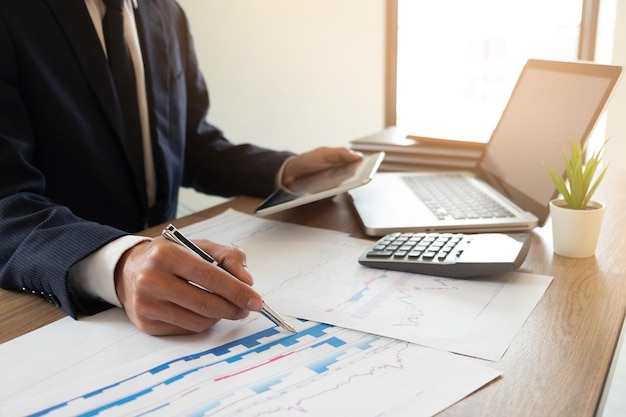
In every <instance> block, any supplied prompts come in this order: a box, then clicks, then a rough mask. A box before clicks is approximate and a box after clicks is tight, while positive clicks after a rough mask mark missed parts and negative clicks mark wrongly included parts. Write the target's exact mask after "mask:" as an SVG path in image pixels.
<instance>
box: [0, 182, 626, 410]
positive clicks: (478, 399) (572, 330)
mask: <svg viewBox="0 0 626 417" xmlns="http://www.w3.org/2000/svg"><path fill="white" fill-rule="evenodd" d="M609 174H612V175H611V176H610V177H607V178H606V180H605V182H604V183H603V185H602V187H601V188H600V190H599V191H598V194H597V198H598V200H600V201H603V202H605V203H606V204H607V208H606V217H605V219H604V223H603V229H602V233H601V236H600V242H599V246H598V250H597V252H596V257H595V258H588V259H569V258H563V257H560V256H558V255H554V254H553V252H552V241H551V231H550V225H549V224H548V225H547V226H546V227H544V228H541V229H537V230H535V231H534V232H533V234H532V244H531V249H530V252H529V254H528V257H527V259H526V260H525V262H524V264H523V265H522V270H525V271H528V272H532V273H537V274H545V275H552V276H554V280H553V282H552V284H551V285H550V287H549V288H548V290H547V292H546V293H545V295H544V297H543V298H542V299H541V301H540V302H539V304H538V305H537V307H536V308H535V310H534V311H533V312H532V314H531V315H530V317H529V319H528V321H527V322H526V323H525V325H524V326H523V327H522V329H521V330H520V332H519V333H518V335H517V336H516V338H515V339H514V340H513V343H512V344H511V346H510V347H509V349H508V351H507V352H506V354H505V355H504V357H503V358H502V360H500V361H499V362H495V363H492V362H489V363H490V364H491V366H493V367H495V368H497V369H500V370H502V371H503V377H502V378H499V379H497V380H496V381H494V382H492V383H491V384H489V385H488V386H486V387H484V388H482V389H481V390H479V391H478V392H476V393H474V394H473V395H471V396H469V397H468V398H466V399H464V400H462V401H460V402H459V403H457V404H455V405H454V406H452V407H451V408H449V409H447V410H445V411H444V412H443V413H442V414H441V415H442V416H463V417H466V416H520V417H527V416H551V417H552V416H567V417H570V416H589V417H591V416H593V415H594V414H595V412H596V408H597V407H598V403H599V401H600V398H601V395H602V390H603V387H604V383H605V379H606V377H607V374H608V371H609V367H610V364H611V359H612V357H613V353H614V350H615V348H616V344H617V340H618V337H619V333H620V329H621V326H622V322H623V320H624V316H625V314H626V196H625V193H624V191H626V175H625V174H626V172H617V171H613V172H612V171H611V170H609ZM258 203H259V200H257V199H252V198H246V197H240V198H236V199H234V200H232V201H230V202H227V203H224V204H222V205H219V206H216V207H213V208H210V209H207V210H204V211H202V212H200V213H197V214H194V215H192V216H188V217H185V218H183V219H179V220H177V221H175V222H174V223H175V224H176V225H177V226H184V225H187V224H191V223H193V222H196V221H199V220H202V219H204V218H208V217H211V216H214V215H216V214H218V213H220V212H221V211H223V210H224V209H226V208H227V207H232V208H235V209H237V210H240V211H243V212H247V213H250V212H251V211H252V210H253V209H254V207H256V205H257V204H258ZM270 218H272V219H275V220H281V221H286V222H292V223H299V224H305V225H308V226H315V227H323V228H330V229H335V230H341V231H345V232H349V233H352V234H353V235H354V236H357V237H365V236H364V235H363V233H362V231H361V229H360V227H359V224H358V222H357V220H356V217H355V216H354V213H353V212H352V209H351V207H350V205H349V203H348V201H347V197H346V196H345V195H344V196H339V197H337V198H335V199H332V200H326V201H321V202H318V203H313V204H310V205H308V206H305V207H300V208H297V209H294V210H290V211H288V212H285V213H281V214H276V215H273V216H271V217H270ZM159 232H160V228H154V229H151V230H148V231H146V234H151V235H157V234H158V233H159ZM0 314H1V315H2V322H1V323H0V342H4V341H7V340H10V339H12V338H14V337H17V336H20V335H22V334H24V333H26V332H29V331H31V330H33V329H36V328H38V327H40V326H44V325H45V324H48V323H50V322H52V321H54V320H57V319H59V318H60V317H63V313H62V312H60V310H58V309H56V308H55V307H53V306H51V305H49V304H47V303H45V302H43V301H42V300H40V299H38V298H35V297H30V296H25V295H22V294H17V293H10V292H7V291H1V290H0ZM407 382H408V381H407Z"/></svg>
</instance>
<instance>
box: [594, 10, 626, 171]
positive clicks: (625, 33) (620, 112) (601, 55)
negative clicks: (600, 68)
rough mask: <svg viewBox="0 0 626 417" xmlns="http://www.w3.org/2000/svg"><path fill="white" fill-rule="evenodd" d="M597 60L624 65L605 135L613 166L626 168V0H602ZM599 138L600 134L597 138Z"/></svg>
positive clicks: (607, 119)
mask: <svg viewBox="0 0 626 417" xmlns="http://www.w3.org/2000/svg"><path fill="white" fill-rule="evenodd" d="M596 61H598V62H602V63H605V62H606V63H613V64H617V65H622V66H625V68H624V70H623V72H622V77H621V80H620V83H619V84H618V86H617V88H616V89H615V91H614V92H613V96H612V97H611V101H610V103H609V104H608V106H607V109H606V114H605V120H606V125H605V130H604V132H603V138H608V139H609V143H608V144H607V155H609V159H608V160H609V161H610V163H611V165H610V167H609V169H612V168H611V167H613V168H615V169H624V168H626V0H602V1H601V2H600V16H599V22H598V38H597V45H596ZM596 139H598V138H596Z"/></svg>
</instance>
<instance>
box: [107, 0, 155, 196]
mask: <svg viewBox="0 0 626 417" xmlns="http://www.w3.org/2000/svg"><path fill="white" fill-rule="evenodd" d="M104 3H105V4H106V12H105V14H104V18H103V19H102V29H103V32H104V41H105V43H106V48H107V55H108V59H109V66H110V67H111V74H112V75H113V81H114V82H115V89H116V91H117V97H118V99H119V103H120V107H121V109H122V114H123V116H124V129H125V133H126V143H125V146H126V149H127V150H128V152H129V154H130V158H131V160H132V162H133V168H134V169H135V172H136V177H137V180H138V181H139V185H140V189H141V188H143V189H141V191H140V192H142V194H143V191H145V174H144V168H143V167H144V163H143V144H142V143H143V141H142V137H141V124H140V119H139V107H138V104H137V80H136V78H135V71H134V69H133V63H132V60H131V57H130V52H129V50H128V45H127V44H126V40H125V39H124V15H123V9H122V6H123V3H124V0H104ZM141 184H143V187H142V186H141Z"/></svg>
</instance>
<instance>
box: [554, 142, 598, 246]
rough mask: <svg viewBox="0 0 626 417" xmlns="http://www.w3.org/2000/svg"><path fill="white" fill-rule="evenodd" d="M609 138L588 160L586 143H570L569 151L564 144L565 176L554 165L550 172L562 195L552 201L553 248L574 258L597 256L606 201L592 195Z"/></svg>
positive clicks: (596, 184)
mask: <svg viewBox="0 0 626 417" xmlns="http://www.w3.org/2000/svg"><path fill="white" fill-rule="evenodd" d="M605 145H606V142H604V144H603V145H602V146H601V147H600V149H599V150H598V151H597V152H594V153H593V154H592V155H591V156H590V157H589V159H588V160H587V161H585V151H586V144H581V143H580V142H576V141H574V140H570V143H569V155H568V153H567V151H566V149H565V147H563V159H564V162H565V176H563V175H562V174H561V173H560V172H558V171H557V170H556V168H554V167H551V168H550V169H548V174H549V175H550V178H551V179H552V182H553V183H554V185H555V186H556V188H557V190H558V191H559V193H561V197H560V198H557V199H555V200H552V201H551V202H550V216H551V218H552V238H553V243H554V252H555V253H557V254H559V255H562V256H568V257H572V258H586V257H590V256H594V254H595V250H596V245H597V242H598V236H599V234H600V227H601V225H602V217H603V216H604V204H602V203H600V202H597V201H593V200H592V199H591V198H592V197H593V194H594V193H595V192H596V189H597V188H598V185H599V184H600V182H601V181H602V179H603V178H604V174H605V173H606V170H607V167H606V166H605V167H601V162H602V158H603V151H604V146H605Z"/></svg>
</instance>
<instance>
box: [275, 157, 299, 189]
mask: <svg viewBox="0 0 626 417" xmlns="http://www.w3.org/2000/svg"><path fill="white" fill-rule="evenodd" d="M295 157H296V156H295V155H294V156H290V157H289V158H287V159H285V162H283V164H282V165H281V166H280V169H279V170H278V174H276V181H275V182H276V188H277V189H278V188H282V187H283V172H284V171H285V165H287V162H288V161H289V160H290V159H293V158H295Z"/></svg>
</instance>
